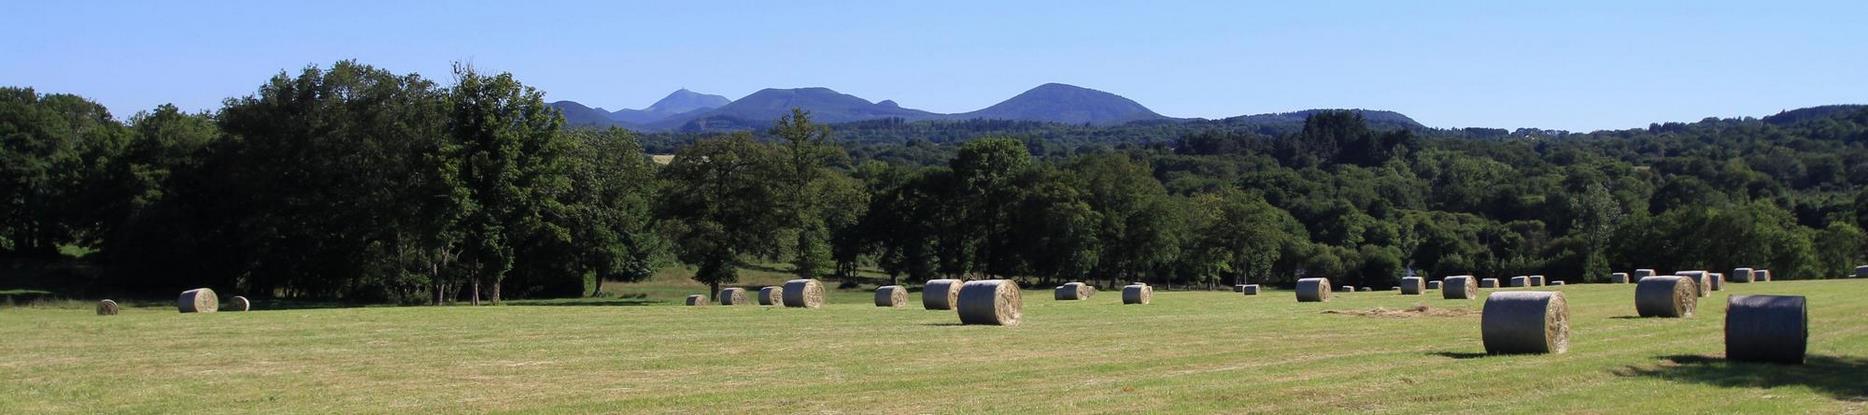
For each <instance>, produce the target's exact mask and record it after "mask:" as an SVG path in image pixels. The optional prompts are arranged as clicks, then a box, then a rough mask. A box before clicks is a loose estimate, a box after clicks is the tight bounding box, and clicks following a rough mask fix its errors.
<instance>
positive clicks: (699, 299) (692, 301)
mask: <svg viewBox="0 0 1868 415" xmlns="http://www.w3.org/2000/svg"><path fill="white" fill-rule="evenodd" d="M688 305H691V306H703V305H707V296H705V295H700V294H689V295H688Z"/></svg>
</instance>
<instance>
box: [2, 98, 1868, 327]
mask: <svg viewBox="0 0 1868 415" xmlns="http://www.w3.org/2000/svg"><path fill="white" fill-rule="evenodd" d="M452 79H453V80H452V81H451V82H450V83H448V84H438V83H435V82H431V81H428V80H426V79H425V78H422V77H418V76H408V75H404V74H396V73H393V72H390V71H386V70H382V69H379V68H374V67H370V66H368V65H363V64H360V63H356V62H351V61H344V62H339V63H338V64H337V65H335V66H333V67H331V68H329V69H324V68H315V67H314V68H308V69H307V70H305V71H302V72H299V73H293V74H286V73H280V74H277V75H275V76H274V77H272V78H271V79H269V80H263V81H260V80H259V79H256V81H260V82H256V88H255V89H254V92H253V93H252V94H251V95H247V96H242V97H237V98H233V99H228V100H226V101H225V103H224V106H223V107H222V108H220V109H219V110H217V111H214V112H209V113H185V112H182V111H179V110H177V109H176V108H175V107H173V106H162V107H158V108H154V109H151V110H149V111H143V112H138V113H137V114H136V115H134V116H131V117H129V118H128V119H127V120H124V119H119V118H116V117H114V116H113V115H112V114H111V113H110V112H108V111H105V110H104V108H103V107H102V106H101V105H98V104H96V103H95V102H92V101H90V100H88V99H86V98H84V97H79V96H73V95H64V94H44V93H40V92H38V91H35V90H32V89H29V88H0V145H3V146H5V147H4V149H3V150H4V151H0V195H7V196H8V197H4V198H0V259H4V260H7V261H12V262H11V263H12V264H47V263H51V264H56V265H58V266H37V267H36V268H35V267H27V266H15V267H11V268H9V269H28V268H30V269H45V270H49V271H47V272H44V273H42V274H35V275H37V276H36V277H35V278H32V279H29V280H28V281H31V284H26V285H27V286H24V287H21V288H40V287H43V288H45V289H48V290H52V291H55V292H59V293H62V294H64V295H68V296H78V295H87V294H89V295H96V294H113V293H127V294H131V295H140V296H149V297H167V298H173V295H175V293H176V292H180V290H183V289H188V288H197V287H209V288H213V289H215V290H216V291H221V292H224V293H228V294H230V295H245V296H248V297H261V298H263V297H295V298H318V299H338V300H343V301H349V302H362V303H371V302H396V303H437V302H444V301H453V300H463V301H464V300H466V299H469V298H474V299H477V298H490V299H493V300H494V301H498V299H500V298H502V297H505V298H511V297H546V296H576V295H580V294H582V293H589V292H593V291H595V287H594V285H595V284H598V283H600V282H601V281H606V280H608V281H630V280H637V279H641V278H645V277H646V276H648V275H650V274H652V273H653V272H655V270H658V269H668V268H667V267H670V266H675V265H684V266H686V267H687V268H683V269H686V270H692V272H693V278H694V279H696V280H698V281H700V282H703V283H707V284H709V285H711V286H713V287H716V288H717V287H720V286H725V285H731V284H734V282H735V281H737V279H738V270H739V269H741V268H742V267H746V266H758V267H767V268H769V267H772V266H778V267H780V268H781V269H785V270H789V271H791V272H793V273H795V274H797V275H800V276H807V277H814V278H824V279H832V280H845V281H850V282H852V283H854V282H855V281H857V280H859V279H860V278H862V277H859V276H858V275H857V274H858V270H864V271H865V272H866V273H868V275H876V274H877V273H879V274H882V275H887V276H888V278H890V279H891V280H894V281H897V282H907V283H910V284H913V283H917V282H919V281H923V280H925V279H929V278H935V277H956V276H961V277H975V278H977V277H985V276H991V277H1003V278H1009V279H1013V280H1017V281H1019V282H1021V283H1023V284H1025V286H1026V287H1045V286H1050V285H1054V284H1055V283H1057V282H1060V281H1091V282H1096V283H1099V284H1103V285H1111V284H1115V283H1117V282H1121V281H1145V282H1149V283H1152V284H1156V285H1159V286H1162V287H1164V289H1167V288H1174V287H1190V286H1191V287H1217V286H1220V285H1222V284H1228V283H1234V282H1242V281H1249V282H1262V283H1268V284H1289V283H1291V282H1292V281H1294V280H1295V279H1296V278H1298V277H1304V276H1314V275H1323V276H1329V277H1331V278H1333V281H1335V282H1338V283H1341V284H1351V285H1358V286H1371V287H1383V288H1385V287H1388V286H1391V285H1393V284H1395V283H1396V281H1397V280H1398V279H1399V278H1401V277H1402V276H1405V275H1425V276H1428V277H1430V278H1439V277H1441V276H1446V275H1461V274H1471V275H1480V276H1485V277H1509V276H1513V275H1526V274H1542V275H1547V276H1549V278H1550V279H1551V280H1554V281H1570V282H1588V281H1602V280H1604V279H1606V278H1607V276H1608V274H1609V273H1610V272H1611V271H1627V270H1630V269H1634V268H1653V269H1657V270H1661V271H1662V272H1667V271H1674V270H1696V269H1703V270H1729V269H1732V268H1734V267H1741V266H1745V267H1759V268H1767V269H1771V270H1772V271H1774V275H1775V276H1776V277H1778V278H1785V279H1811V278H1835V277H1841V276H1844V275H1847V274H1848V273H1849V272H1850V270H1851V269H1852V267H1853V266H1855V265H1859V264H1862V263H1864V261H1865V260H1868V234H1864V232H1863V231H1862V227H1863V226H1864V225H1868V108H1861V107H1844V106H1837V107H1823V108H1821V109H1816V110H1807V111H1806V110H1798V111H1789V112H1786V113H1785V114H1784V115H1779V116H1773V117H1769V118H1765V119H1760V118H1739V119H1705V120H1702V121H1699V122H1692V123H1657V124H1653V125H1651V126H1649V127H1648V128H1639V129H1627V130H1613V131H1597V132H1592V133H1565V132H1552V131H1542V130H1528V129H1521V130H1513V131H1505V130H1490V129H1460V130H1441V129H1430V128H1420V127H1419V125H1418V124H1414V123H1412V122H1411V121H1408V120H1406V118H1405V117H1399V116H1398V115H1395V114H1391V113H1372V112H1368V111H1335V110H1328V111H1315V112H1306V113H1300V114H1284V115H1273V116H1263V117H1242V118H1235V119H1226V120H1209V121H1175V120H1158V121H1139V122H1130V123H1126V124H1121V125H1114V126H1095V125H1082V124H1059V123H1038V122H1012V121H989V120H978V121H938V120H927V121H914V122H911V121H896V120H889V121H877V120H871V121H863V122H857V123H843V124H834V125H827V124H824V123H822V122H819V121H817V120H814V119H813V117H812V115H811V114H809V113H806V112H803V111H785V112H784V113H783V114H781V118H780V119H779V120H778V121H777V122H774V123H772V124H770V125H764V126H758V128H757V129H755V130H754V131H758V132H759V134H758V135H755V134H753V133H750V132H745V131H740V132H732V133H721V134H707V135H691V136H677V135H654V136H640V135H637V134H635V133H631V132H629V131H627V130H623V129H603V130H594V129H585V128H565V119H564V118H563V114H561V113H560V112H558V111H555V110H551V109H550V107H548V106H547V104H546V103H545V102H544V101H543V93H542V92H539V91H536V90H534V89H531V88H529V87H526V86H525V84H524V83H522V82H521V81H520V80H518V79H516V78H515V77H513V76H511V75H510V74H480V73H475V72H473V71H472V70H471V68H463V69H461V72H460V73H456V74H454V76H453V77H452ZM877 105H880V104H877ZM890 107H893V106H892V105H890ZM593 111H595V110H594V109H593ZM644 142H647V143H649V145H648V147H650V148H651V151H652V152H660V151H673V152H674V155H673V157H672V160H670V161H669V163H667V164H666V165H658V164H655V163H651V162H650V158H649V157H648V153H649V152H645V151H644V146H643V145H642V143H644ZM684 272H686V271H684ZM871 282H874V281H871ZM34 284H36V285H38V287H35V286H33V285H34ZM15 285H18V284H15Z"/></svg>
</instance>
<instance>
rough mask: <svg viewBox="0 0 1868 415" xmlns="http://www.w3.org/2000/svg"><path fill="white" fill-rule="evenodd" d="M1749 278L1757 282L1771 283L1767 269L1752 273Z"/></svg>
mask: <svg viewBox="0 0 1868 415" xmlns="http://www.w3.org/2000/svg"><path fill="white" fill-rule="evenodd" d="M1751 276H1752V277H1753V278H1756V279H1757V281H1758V282H1771V270H1768V269H1761V270H1757V271H1752V272H1751Z"/></svg>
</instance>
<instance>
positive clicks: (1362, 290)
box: [1356, 287, 1375, 292]
mask: <svg viewBox="0 0 1868 415" xmlns="http://www.w3.org/2000/svg"><path fill="white" fill-rule="evenodd" d="M1356 291H1361V292H1369V291H1375V289H1374V288H1369V287H1362V288H1357V289H1356Z"/></svg>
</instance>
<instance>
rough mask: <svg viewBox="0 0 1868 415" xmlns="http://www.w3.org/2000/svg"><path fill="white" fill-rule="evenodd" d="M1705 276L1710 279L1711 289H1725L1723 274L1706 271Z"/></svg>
mask: <svg viewBox="0 0 1868 415" xmlns="http://www.w3.org/2000/svg"><path fill="white" fill-rule="evenodd" d="M1706 277H1707V278H1706V279H1707V280H1708V281H1712V290H1713V291H1724V290H1725V274H1720V273H1717V272H1713V273H1707V274H1706Z"/></svg>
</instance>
